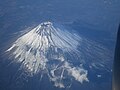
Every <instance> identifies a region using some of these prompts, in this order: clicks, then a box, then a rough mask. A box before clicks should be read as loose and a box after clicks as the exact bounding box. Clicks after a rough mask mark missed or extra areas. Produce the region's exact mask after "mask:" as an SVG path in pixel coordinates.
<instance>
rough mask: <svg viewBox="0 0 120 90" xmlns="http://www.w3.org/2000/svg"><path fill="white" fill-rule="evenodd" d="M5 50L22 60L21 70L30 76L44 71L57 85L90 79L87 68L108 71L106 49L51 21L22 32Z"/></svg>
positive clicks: (67, 85) (15, 59) (61, 86)
mask: <svg viewBox="0 0 120 90" xmlns="http://www.w3.org/2000/svg"><path fill="white" fill-rule="evenodd" d="M6 52H7V53H9V54H10V55H11V56H13V57H14V62H17V63H22V65H21V67H20V69H24V70H25V71H27V72H29V73H30V74H31V75H32V76H33V75H35V74H37V73H40V74H41V77H43V75H44V74H46V75H47V76H48V78H49V80H50V81H51V82H53V84H54V86H56V87H60V88H65V87H70V86H71V85H72V81H73V80H75V81H78V82H80V83H83V82H84V81H86V82H89V79H88V71H93V70H95V69H98V70H99V71H102V70H106V71H110V68H109V67H110V64H108V63H110V62H109V61H110V56H109V50H108V49H107V48H105V47H104V46H102V45H100V44H99V43H97V42H95V41H92V40H89V39H88V38H85V37H81V36H80V35H78V34H77V33H75V32H72V31H70V30H66V29H65V28H64V27H60V26H58V25H56V24H54V23H52V22H43V23H41V24H39V25H38V26H37V27H35V28H33V29H32V30H30V31H29V32H27V33H25V34H23V35H21V36H20V37H19V38H18V39H17V40H16V41H15V42H13V44H12V46H11V47H10V48H8V49H7V50H6ZM98 76H101V75H98ZM66 81H69V83H66Z"/></svg>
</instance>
